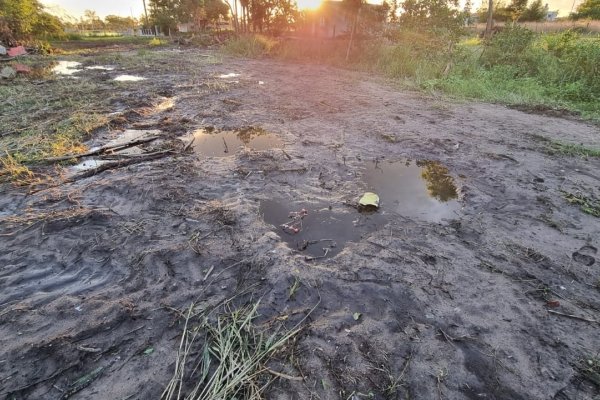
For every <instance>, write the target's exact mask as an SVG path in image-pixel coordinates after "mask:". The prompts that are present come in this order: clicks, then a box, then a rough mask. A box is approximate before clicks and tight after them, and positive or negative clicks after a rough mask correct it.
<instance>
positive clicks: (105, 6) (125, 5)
mask: <svg viewBox="0 0 600 400" xmlns="http://www.w3.org/2000/svg"><path fill="white" fill-rule="evenodd" d="M41 1H42V3H43V4H44V5H46V6H47V7H48V9H49V11H50V12H52V13H53V14H57V15H59V16H63V15H65V14H66V15H71V16H73V17H80V16H82V15H83V12H84V11H85V10H94V11H96V13H97V14H98V16H99V17H101V18H104V17H105V16H107V15H110V14H114V15H120V16H123V17H130V16H131V15H133V16H134V17H135V18H139V17H140V16H141V15H142V14H143V12H144V5H143V2H142V0H102V1H97V0H41ZM507 1H508V0H507ZM582 1H583V0H575V2H576V6H577V4H580V3H581V2H582ZM547 2H548V5H549V7H550V10H559V16H560V17H566V16H567V15H569V12H570V11H571V7H572V6H573V0H548V1H547ZM480 3H481V0H473V5H474V8H478V7H479V5H480ZM486 3H487V1H486Z"/></svg>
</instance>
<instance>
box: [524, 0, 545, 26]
mask: <svg viewBox="0 0 600 400" xmlns="http://www.w3.org/2000/svg"><path fill="white" fill-rule="evenodd" d="M547 13H548V6H544V5H543V4H542V0H534V1H533V3H531V4H530V5H529V7H527V10H525V12H524V13H523V16H522V17H521V21H543V20H544V18H546V14H547Z"/></svg>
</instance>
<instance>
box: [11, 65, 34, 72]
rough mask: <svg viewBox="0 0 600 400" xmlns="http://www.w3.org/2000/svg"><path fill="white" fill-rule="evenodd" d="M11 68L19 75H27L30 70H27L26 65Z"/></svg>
mask: <svg viewBox="0 0 600 400" xmlns="http://www.w3.org/2000/svg"><path fill="white" fill-rule="evenodd" d="M12 67H13V68H14V69H15V71H17V73H19V74H29V73H31V68H29V67H28V66H27V65H25V64H13V65H12Z"/></svg>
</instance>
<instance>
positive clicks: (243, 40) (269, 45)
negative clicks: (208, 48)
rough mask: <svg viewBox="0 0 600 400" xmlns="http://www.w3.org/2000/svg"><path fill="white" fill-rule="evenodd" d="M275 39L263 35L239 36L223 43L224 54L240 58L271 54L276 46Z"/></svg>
mask: <svg viewBox="0 0 600 400" xmlns="http://www.w3.org/2000/svg"><path fill="white" fill-rule="evenodd" d="M277 43H278V41H277V39H274V38H271V37H268V36H265V35H258V34H255V35H241V36H237V37H233V38H231V39H230V40H228V41H227V42H226V43H225V46H224V50H225V52H227V53H229V54H232V55H236V56H242V57H261V56H264V55H268V54H270V53H271V51H272V50H273V48H274V47H275V46H277Z"/></svg>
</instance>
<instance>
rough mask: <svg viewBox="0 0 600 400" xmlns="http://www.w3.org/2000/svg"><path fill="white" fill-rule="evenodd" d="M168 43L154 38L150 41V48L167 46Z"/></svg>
mask: <svg viewBox="0 0 600 400" xmlns="http://www.w3.org/2000/svg"><path fill="white" fill-rule="evenodd" d="M166 43H167V42H166V41H165V40H162V39H159V38H157V37H154V38H152V39H151V40H150V42H149V43H148V44H149V45H150V46H163V45H165V44H166Z"/></svg>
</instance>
